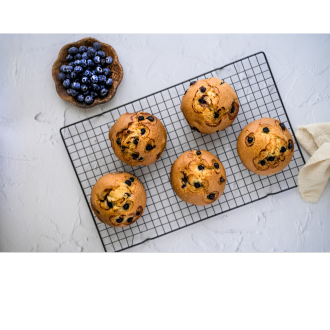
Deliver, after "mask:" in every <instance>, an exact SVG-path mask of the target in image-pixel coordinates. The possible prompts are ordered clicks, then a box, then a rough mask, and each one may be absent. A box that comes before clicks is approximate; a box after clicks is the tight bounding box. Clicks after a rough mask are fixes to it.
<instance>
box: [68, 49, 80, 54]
mask: <svg viewBox="0 0 330 330" xmlns="http://www.w3.org/2000/svg"><path fill="white" fill-rule="evenodd" d="M68 53H69V54H71V55H74V54H77V53H78V48H77V47H71V48H69V51H68Z"/></svg>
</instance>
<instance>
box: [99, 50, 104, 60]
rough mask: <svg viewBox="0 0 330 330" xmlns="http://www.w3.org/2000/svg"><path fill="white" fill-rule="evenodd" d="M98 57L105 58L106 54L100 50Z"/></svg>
mask: <svg viewBox="0 0 330 330" xmlns="http://www.w3.org/2000/svg"><path fill="white" fill-rule="evenodd" d="M97 55H98V56H100V57H101V58H105V52H104V51H103V50H99V51H98V52H97Z"/></svg>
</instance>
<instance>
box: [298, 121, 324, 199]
mask: <svg viewBox="0 0 330 330" xmlns="http://www.w3.org/2000/svg"><path fill="white" fill-rule="evenodd" d="M296 137H297V140H298V142H299V144H300V145H301V146H302V147H303V148H304V149H305V150H306V151H307V152H308V153H309V154H310V156H311V158H310V159H309V160H308V162H307V163H306V164H305V165H304V167H303V168H302V169H301V170H300V172H299V175H298V187H299V192H300V195H301V197H302V199H303V201H305V202H314V203H315V202H317V201H318V200H319V198H320V196H321V194H322V192H323V190H324V188H325V186H326V185H327V182H328V180H329V178H330V123H318V124H311V125H306V126H302V127H299V128H298V129H297V131H296Z"/></svg>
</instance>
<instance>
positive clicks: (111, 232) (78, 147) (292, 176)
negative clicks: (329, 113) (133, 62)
mask: <svg viewBox="0 0 330 330" xmlns="http://www.w3.org/2000/svg"><path fill="white" fill-rule="evenodd" d="M210 77H217V78H221V79H223V80H224V81H226V82H227V83H229V84H231V86H233V88H234V89H235V91H236V93H237V96H238V98H239V102H240V110H239V113H238V116H237V118H236V120H235V121H234V123H233V124H232V125H231V126H230V127H228V128H226V130H225V131H221V132H217V133H214V134H212V135H203V134H200V133H198V132H196V131H193V130H192V129H191V128H190V126H189V125H188V123H187V121H186V120H185V118H184V116H183V114H182V112H181V110H180V104H181V98H182V96H183V95H184V93H185V91H186V90H187V89H188V87H189V85H190V82H191V81H194V80H198V79H206V78H210ZM142 110H143V111H146V112H149V113H151V114H153V115H155V116H157V118H159V119H160V120H161V121H162V122H163V124H164V126H165V128H166V131H167V136H168V140H167V144H166V149H165V151H164V152H163V154H162V156H161V158H160V159H159V160H158V161H157V162H156V163H154V164H152V165H150V166H138V167H131V166H129V165H126V164H125V163H123V162H122V161H120V160H119V159H118V158H117V157H116V155H115V154H114V152H113V150H112V148H111V146H110V141H109V139H108V132H109V129H110V127H111V126H112V125H113V124H114V123H115V121H116V120H117V119H118V118H119V116H120V115H121V114H123V113H125V112H137V111H142ZM262 117H271V118H276V119H278V120H280V121H281V122H283V123H285V125H286V127H287V128H288V129H289V131H290V132H291V134H292V135H293V136H294V132H293V130H292V127H291V123H290V121H289V118H288V116H287V113H286V111H285V108H284V105H283V102H282V99H281V96H280V94H279V91H278V89H277V86H276V83H275V81H274V77H273V74H272V72H271V69H270V67H269V64H268V61H267V58H266V55H265V54H264V53H263V52H260V53H257V54H254V55H251V56H248V57H245V58H243V59H241V60H238V61H235V62H233V63H230V64H227V65H225V66H223V67H221V68H219V69H215V70H212V71H210V72H207V73H204V74H202V75H200V76H196V77H193V78H192V79H189V80H186V81H184V82H182V83H180V84H177V85H175V86H172V87H169V88H166V89H163V90H161V91H159V92H157V93H154V94H150V95H148V96H145V97H143V98H140V99H138V100H135V101H133V102H130V103H127V104H124V105H122V106H120V107H117V108H115V109H112V110H108V111H106V112H103V113H102V114H99V115H96V116H93V117H90V118H87V119H84V120H81V121H79V122H76V123H74V124H71V125H68V126H65V127H63V128H61V130H60V132H61V136H62V139H63V141H64V145H65V147H66V150H67V152H68V155H69V157H70V160H71V163H72V166H73V168H74V170H75V173H76V175H77V178H78V180H79V183H80V186H81V189H82V190H83V193H84V195H85V199H86V202H87V204H88V206H89V209H90V212H91V215H92V218H93V220H94V223H95V226H96V228H97V231H98V233H99V235H100V239H101V241H102V244H103V247H104V250H105V251H122V250H125V249H128V248H130V247H132V246H136V245H138V244H141V243H143V242H145V241H147V240H149V239H154V238H156V237H159V236H163V235H165V234H168V233H170V232H173V231H175V230H178V229H180V228H183V227H187V226H190V225H192V224H194V223H196V222H199V221H202V220H206V219H208V218H210V217H213V216H215V215H218V214H221V213H224V212H227V211H229V210H233V209H236V208H238V207H240V206H243V205H247V204H250V203H252V202H254V201H257V200H260V199H262V198H265V197H266V196H268V195H273V194H277V193H279V192H282V191H286V190H289V189H292V188H295V187H297V176H298V172H299V169H300V168H301V167H302V166H303V165H304V163H305V160H304V158H303V155H302V153H301V150H300V147H299V145H298V144H297V143H295V150H294V156H293V158H292V160H291V162H290V164H289V165H288V166H287V167H286V168H285V169H284V170H283V171H282V172H280V173H278V174H275V175H271V176H259V175H256V174H254V173H252V172H250V171H248V170H247V169H246V168H245V167H244V166H243V164H242V163H241V161H240V159H239V157H238V154H237V150H236V140H237V137H238V135H239V133H240V132H241V130H242V129H243V128H244V127H245V126H246V125H247V124H248V123H250V122H251V121H254V120H256V119H259V118H262ZM294 139H295V142H296V138H295V136H294ZM192 149H205V150H208V151H210V152H212V153H213V154H215V155H216V156H217V157H218V158H219V159H220V161H221V162H222V164H223V166H224V167H225V169H226V174H227V184H226V188H225V191H224V193H223V195H222V196H221V197H220V198H219V199H218V200H217V201H216V202H214V203H212V204H211V205H208V206H195V205H190V204H187V203H185V202H183V201H182V200H180V198H179V197H177V196H176V195H175V193H174V191H173V189H172V186H171V183H170V170H171V166H172V164H173V162H174V161H175V160H176V159H177V157H178V156H179V155H180V154H182V153H183V152H185V151H187V150H192ZM116 171H125V172H131V173H133V174H134V175H136V176H137V177H138V178H139V179H140V180H141V181H142V182H143V184H144V187H145V189H146V193H147V206H146V209H145V212H144V214H143V216H142V217H141V218H140V219H139V220H138V221H137V222H135V223H133V224H132V225H130V226H128V227H125V228H113V227H109V226H107V225H105V224H103V223H101V222H99V221H98V220H97V218H96V217H95V216H94V214H93V212H92V209H91V207H90V194H91V189H92V187H93V185H94V184H95V183H96V181H97V180H98V179H99V178H100V177H101V176H102V175H104V174H106V173H109V172H116Z"/></svg>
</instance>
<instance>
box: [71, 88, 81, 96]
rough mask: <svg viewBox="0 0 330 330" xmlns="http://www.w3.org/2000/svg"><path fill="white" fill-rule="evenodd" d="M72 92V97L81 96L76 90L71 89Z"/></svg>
mask: <svg viewBox="0 0 330 330" xmlns="http://www.w3.org/2000/svg"><path fill="white" fill-rule="evenodd" d="M71 90H72V96H74V97H76V96H78V95H79V92H78V91H75V90H74V89H71Z"/></svg>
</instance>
